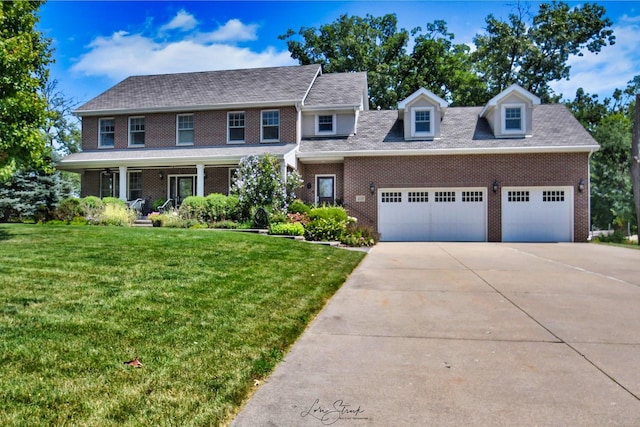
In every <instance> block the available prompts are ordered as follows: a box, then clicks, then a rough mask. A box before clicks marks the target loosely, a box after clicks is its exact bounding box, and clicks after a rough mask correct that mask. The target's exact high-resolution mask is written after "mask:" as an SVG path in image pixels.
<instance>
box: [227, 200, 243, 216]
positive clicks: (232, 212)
mask: <svg viewBox="0 0 640 427" xmlns="http://www.w3.org/2000/svg"><path fill="white" fill-rule="evenodd" d="M226 203H227V219H229V220H232V221H240V219H241V211H240V199H239V198H238V195H237V194H230V195H228V196H227V199H226Z"/></svg>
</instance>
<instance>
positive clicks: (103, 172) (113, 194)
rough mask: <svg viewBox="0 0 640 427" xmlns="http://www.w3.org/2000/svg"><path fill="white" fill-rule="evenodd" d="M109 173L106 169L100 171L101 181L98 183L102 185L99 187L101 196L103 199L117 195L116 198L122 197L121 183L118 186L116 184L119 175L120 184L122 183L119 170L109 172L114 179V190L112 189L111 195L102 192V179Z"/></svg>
mask: <svg viewBox="0 0 640 427" xmlns="http://www.w3.org/2000/svg"><path fill="white" fill-rule="evenodd" d="M107 175H108V174H107V172H105V171H102V172H100V183H99V184H98V185H99V186H100V188H99V194H100V198H101V199H102V198H104V197H116V198H118V197H120V194H119V193H120V186H119V185H117V186H116V185H115V184H116V181H115V180H116V177H118V184H120V174H119V173H118V172H111V173H110V174H109V175H111V178H112V179H113V183H112V185H113V188H112V191H111V193H112V194H109V195H104V194H102V180H103V179H105V178H106V176H107Z"/></svg>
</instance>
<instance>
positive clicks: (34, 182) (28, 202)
mask: <svg viewBox="0 0 640 427" xmlns="http://www.w3.org/2000/svg"><path fill="white" fill-rule="evenodd" d="M71 192H72V189H71V188H70V187H69V186H68V185H67V183H65V182H64V181H63V180H61V178H60V174H59V173H53V174H39V173H34V172H29V173H24V172H21V171H16V172H15V173H14V174H13V176H12V177H11V178H10V179H8V180H6V181H4V182H0V222H7V221H20V220H34V221H47V220H50V219H52V218H53V213H54V211H55V209H56V208H57V207H58V204H59V203H60V201H62V200H64V199H65V198H67V197H69V196H70V195H71Z"/></svg>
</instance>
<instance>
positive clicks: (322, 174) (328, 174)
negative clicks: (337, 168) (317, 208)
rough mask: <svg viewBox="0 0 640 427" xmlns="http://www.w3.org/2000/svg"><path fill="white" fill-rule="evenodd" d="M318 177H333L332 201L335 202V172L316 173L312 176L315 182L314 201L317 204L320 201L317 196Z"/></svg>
mask: <svg viewBox="0 0 640 427" xmlns="http://www.w3.org/2000/svg"><path fill="white" fill-rule="evenodd" d="M318 178H333V202H334V203H335V201H336V199H337V197H336V196H337V194H336V184H337V181H338V179H337V178H336V175H335V174H330V173H320V174H317V175H316V176H315V178H314V182H315V186H316V194H315V203H316V204H318V203H319V201H320V197H319V196H318V194H319V191H318Z"/></svg>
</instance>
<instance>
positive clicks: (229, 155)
mask: <svg viewBox="0 0 640 427" xmlns="http://www.w3.org/2000/svg"><path fill="white" fill-rule="evenodd" d="M296 147H297V145H296V144H258V145H244V144H242V145H226V146H219V147H176V148H162V149H149V148H146V149H145V148H135V149H133V148H129V149H124V150H121V149H116V150H114V149H103V150H91V151H83V152H81V153H74V154H71V155H69V156H67V157H65V158H64V159H62V160H61V161H60V162H59V163H58V165H57V168H58V169H59V170H67V171H81V170H84V169H103V168H115V167H118V166H127V167H136V168H144V167H160V166H163V167H171V166H195V165H196V164H204V165H205V166H209V165H225V164H237V163H238V162H240V159H241V158H243V157H245V156H248V155H251V154H255V155H262V154H269V155H272V156H275V157H277V158H278V159H283V160H285V161H287V162H289V160H290V159H291V158H295V155H294V153H295V150H296ZM291 166H295V165H291Z"/></svg>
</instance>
